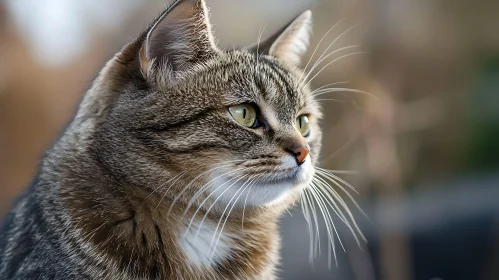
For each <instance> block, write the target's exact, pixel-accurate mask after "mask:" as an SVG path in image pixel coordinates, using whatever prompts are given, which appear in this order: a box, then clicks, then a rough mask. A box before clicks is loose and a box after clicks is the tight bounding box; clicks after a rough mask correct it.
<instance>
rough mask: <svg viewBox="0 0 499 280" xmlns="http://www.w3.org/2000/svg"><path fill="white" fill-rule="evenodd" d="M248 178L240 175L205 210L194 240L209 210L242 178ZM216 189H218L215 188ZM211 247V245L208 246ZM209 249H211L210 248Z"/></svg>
mask: <svg viewBox="0 0 499 280" xmlns="http://www.w3.org/2000/svg"><path fill="white" fill-rule="evenodd" d="M246 176H248V174H245V175H242V176H240V177H239V178H238V179H237V180H236V181H234V182H233V183H232V184H231V185H230V186H228V187H227V189H225V190H224V191H223V192H222V193H221V194H220V195H219V196H218V197H217V198H216V199H215V201H213V203H212V204H211V205H210V207H209V208H208V210H206V213H205V214H204V216H203V219H201V223H200V226H199V228H198V230H197V231H196V235H195V236H194V240H196V239H197V237H198V235H199V231H200V230H201V225H203V223H204V221H205V220H206V217H207V216H208V214H209V213H210V211H211V209H212V208H213V207H214V206H215V204H216V203H217V201H218V200H219V199H220V198H221V197H222V196H223V195H224V194H225V193H226V192H227V191H228V190H229V189H230V188H231V187H232V186H234V185H235V184H236V183H237V182H239V181H240V180H241V179H243V178H244V177H246ZM217 189H218V188H217ZM215 192H216V190H214V191H213V192H212V193H210V196H211V195H212V194H213V193H215ZM203 204H204V202H203V203H202V204H201V205H200V206H199V207H198V209H199V208H200V207H201V206H202V205H203ZM217 229H218V226H217ZM215 233H216V230H215ZM210 246H211V245H210ZM210 248H211V247H210Z"/></svg>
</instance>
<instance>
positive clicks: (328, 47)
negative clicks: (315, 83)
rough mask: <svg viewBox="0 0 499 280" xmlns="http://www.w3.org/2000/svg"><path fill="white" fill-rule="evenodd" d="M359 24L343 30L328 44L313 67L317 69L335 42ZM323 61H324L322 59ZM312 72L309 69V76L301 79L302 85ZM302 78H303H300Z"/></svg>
mask: <svg viewBox="0 0 499 280" xmlns="http://www.w3.org/2000/svg"><path fill="white" fill-rule="evenodd" d="M357 26H358V24H356V25H354V26H352V27H350V28H348V29H347V30H345V31H343V32H342V33H340V35H338V36H337V37H336V38H335V39H334V40H333V41H332V42H331V43H330V44H329V45H328V46H327V48H326V49H325V50H324V51H323V52H322V54H321V55H320V56H319V58H318V59H317V61H316V62H315V63H314V65H313V66H312V69H315V67H316V66H317V65H319V63H320V62H318V61H321V59H322V58H323V56H324V54H326V53H327V51H328V50H329V49H330V48H331V47H332V46H333V45H334V43H336V42H337V41H338V40H339V39H341V37H343V36H345V34H347V33H348V32H350V31H352V30H353V29H354V28H356V27H357ZM321 62H322V61H321ZM311 72H312V70H310V71H308V74H307V76H305V78H304V79H303V81H301V82H302V83H301V85H303V83H304V82H305V81H306V80H307V78H308V76H309V75H310V73H311ZM300 80H301V79H300Z"/></svg>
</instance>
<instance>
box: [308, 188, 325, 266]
mask: <svg viewBox="0 0 499 280" xmlns="http://www.w3.org/2000/svg"><path fill="white" fill-rule="evenodd" d="M305 190H307V191H308V192H305V197H306V198H307V202H308V205H309V206H310V210H311V212H312V218H313V219H314V223H315V231H316V233H317V236H316V237H317V239H316V240H315V243H314V247H315V248H316V249H315V252H316V253H314V257H315V256H317V252H318V253H319V254H320V253H321V238H320V231H319V222H318V221H317V212H316V209H315V203H314V200H313V199H311V198H310V195H309V192H310V190H309V189H305Z"/></svg>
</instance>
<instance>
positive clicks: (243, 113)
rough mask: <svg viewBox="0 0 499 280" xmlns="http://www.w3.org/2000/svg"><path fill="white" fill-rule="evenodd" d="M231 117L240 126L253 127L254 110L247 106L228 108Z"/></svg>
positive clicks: (254, 119) (254, 122)
mask: <svg viewBox="0 0 499 280" xmlns="http://www.w3.org/2000/svg"><path fill="white" fill-rule="evenodd" d="M229 112H230V114H231V115H232V117H233V118H234V119H235V120H236V121H237V122H238V123H239V124H241V125H244V126H246V127H255V124H256V122H257V120H256V110H255V108H254V107H253V106H251V105H249V104H239V105H234V106H230V107H229Z"/></svg>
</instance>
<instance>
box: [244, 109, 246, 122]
mask: <svg viewBox="0 0 499 280" xmlns="http://www.w3.org/2000/svg"><path fill="white" fill-rule="evenodd" d="M243 119H246V108H243Z"/></svg>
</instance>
